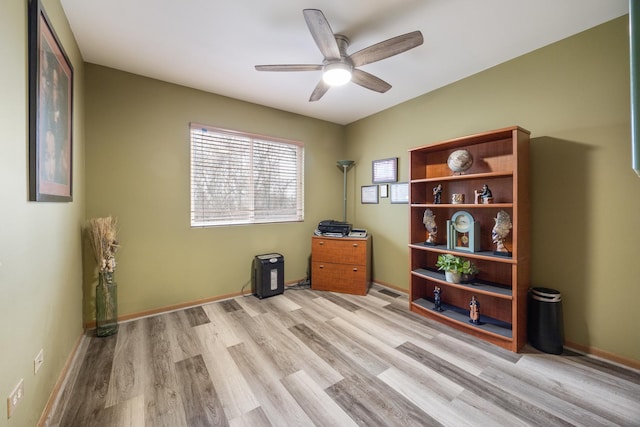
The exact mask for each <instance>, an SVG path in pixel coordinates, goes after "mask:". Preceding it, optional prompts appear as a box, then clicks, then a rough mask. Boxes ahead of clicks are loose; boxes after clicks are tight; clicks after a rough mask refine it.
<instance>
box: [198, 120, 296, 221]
mask: <svg viewBox="0 0 640 427" xmlns="http://www.w3.org/2000/svg"><path fill="white" fill-rule="evenodd" d="M190 127H191V132H190V133H191V226H192V227H203V226H213V225H233V224H255V223H266V222H288V221H302V220H303V219H304V186H303V182H304V174H303V165H304V146H303V144H302V143H299V142H294V141H286V140H282V139H277V138H272V137H266V136H261V135H251V134H247V133H242V132H234V131H228V130H222V129H217V128H213V127H209V126H203V125H199V124H194V123H192V124H191V125H190Z"/></svg>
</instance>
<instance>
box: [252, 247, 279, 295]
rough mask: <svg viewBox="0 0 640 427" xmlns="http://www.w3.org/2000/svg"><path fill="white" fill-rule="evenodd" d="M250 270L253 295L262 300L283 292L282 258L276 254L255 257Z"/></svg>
mask: <svg viewBox="0 0 640 427" xmlns="http://www.w3.org/2000/svg"><path fill="white" fill-rule="evenodd" d="M252 270H253V271H252V274H251V293H253V295H255V296H257V297H258V298H260V299H262V298H267V297H272V296H274V295H280V294H281V293H283V292H284V256H282V255H281V254H276V253H273V254H264V255H256V256H255V257H254V258H253V265H252Z"/></svg>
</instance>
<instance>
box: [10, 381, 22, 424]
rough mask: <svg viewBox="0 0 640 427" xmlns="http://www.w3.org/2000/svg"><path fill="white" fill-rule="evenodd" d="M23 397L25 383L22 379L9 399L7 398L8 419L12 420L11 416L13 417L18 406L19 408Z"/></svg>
mask: <svg viewBox="0 0 640 427" xmlns="http://www.w3.org/2000/svg"><path fill="white" fill-rule="evenodd" d="M23 397H24V381H23V380H22V379H20V382H19V383H18V385H17V386H16V388H14V389H13V391H12V392H11V394H10V395H9V397H7V418H11V415H13V413H14V412H15V410H16V406H18V403H20V401H21V400H22V398H23Z"/></svg>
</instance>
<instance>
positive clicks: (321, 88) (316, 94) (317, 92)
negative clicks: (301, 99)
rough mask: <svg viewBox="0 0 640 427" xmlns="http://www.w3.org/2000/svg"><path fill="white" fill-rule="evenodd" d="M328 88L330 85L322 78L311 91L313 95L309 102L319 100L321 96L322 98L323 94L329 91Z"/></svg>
mask: <svg viewBox="0 0 640 427" xmlns="http://www.w3.org/2000/svg"><path fill="white" fill-rule="evenodd" d="M328 90H329V85H328V84H326V83H325V82H324V80H322V79H321V80H320V82H319V83H318V84H317V86H316V88H315V89H314V90H313V92H312V93H311V96H310V97H309V102H314V101H318V100H319V99H320V98H322V96H323V95H324V94H325V93H327V91H328Z"/></svg>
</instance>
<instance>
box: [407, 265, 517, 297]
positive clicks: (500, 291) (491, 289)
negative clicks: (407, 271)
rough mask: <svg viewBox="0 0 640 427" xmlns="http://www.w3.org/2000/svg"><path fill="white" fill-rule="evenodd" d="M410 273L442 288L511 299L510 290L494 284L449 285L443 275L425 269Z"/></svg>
mask: <svg viewBox="0 0 640 427" xmlns="http://www.w3.org/2000/svg"><path fill="white" fill-rule="evenodd" d="M411 273H412V274H414V275H416V276H420V277H424V278H427V279H431V280H435V281H437V282H439V283H441V284H442V285H444V286H449V287H452V288H458V289H463V290H466V291H473V292H476V293H479V294H485V295H490V296H492V297H495V298H503V299H507V300H511V299H513V292H511V289H509V288H507V287H504V286H498V285H496V284H492V283H488V282H481V281H474V282H473V283H449V282H447V281H446V280H445V279H444V273H440V272H439V271H432V270H427V269H426V268H418V269H416V270H413V271H412V272H411Z"/></svg>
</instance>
